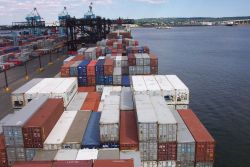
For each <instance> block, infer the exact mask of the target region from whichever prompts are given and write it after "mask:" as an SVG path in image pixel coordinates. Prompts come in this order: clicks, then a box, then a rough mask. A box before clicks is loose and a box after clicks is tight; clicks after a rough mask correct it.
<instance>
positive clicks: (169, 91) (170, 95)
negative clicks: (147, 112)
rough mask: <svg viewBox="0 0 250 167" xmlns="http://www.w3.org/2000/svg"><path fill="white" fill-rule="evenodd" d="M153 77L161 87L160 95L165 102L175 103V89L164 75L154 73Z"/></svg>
mask: <svg viewBox="0 0 250 167" xmlns="http://www.w3.org/2000/svg"><path fill="white" fill-rule="evenodd" d="M155 79H156V81H157V82H158V84H159V86H160V88H161V95H162V96H163V97H164V99H165V101H166V103H167V104H175V89H174V87H173V86H172V85H171V83H170V82H169V81H168V79H167V78H166V77H165V76H164V75H155Z"/></svg>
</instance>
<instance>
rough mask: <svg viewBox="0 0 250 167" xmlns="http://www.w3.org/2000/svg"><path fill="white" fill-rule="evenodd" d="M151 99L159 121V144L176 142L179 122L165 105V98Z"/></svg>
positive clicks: (156, 97) (153, 97)
mask: <svg viewBox="0 0 250 167" xmlns="http://www.w3.org/2000/svg"><path fill="white" fill-rule="evenodd" d="M150 99H151V103H152V105H153V107H154V111H155V114H156V118H157V120H158V121H157V122H158V142H159V143H165V142H176V140H177V121H176V119H175V117H174V116H173V113H172V112H171V110H170V109H169V108H168V106H167V104H166V103H165V101H164V98H163V97H162V96H152V97H151V98H150Z"/></svg>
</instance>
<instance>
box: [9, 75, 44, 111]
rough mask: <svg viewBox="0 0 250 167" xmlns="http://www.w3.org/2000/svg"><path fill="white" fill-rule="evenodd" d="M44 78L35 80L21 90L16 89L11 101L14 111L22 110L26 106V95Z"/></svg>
mask: <svg viewBox="0 0 250 167" xmlns="http://www.w3.org/2000/svg"><path fill="white" fill-rule="evenodd" d="M42 80H43V79H42V78H35V79H32V80H30V81H29V82H27V83H26V84H24V85H23V86H21V87H20V88H18V89H16V90H15V91H14V92H12V93H11V100H12V106H13V108H14V109H20V108H22V107H23V106H25V97H24V94H25V92H27V91H28V90H30V89H31V88H32V87H34V86H35V85H37V84H38V83H39V82H41V81H42Z"/></svg>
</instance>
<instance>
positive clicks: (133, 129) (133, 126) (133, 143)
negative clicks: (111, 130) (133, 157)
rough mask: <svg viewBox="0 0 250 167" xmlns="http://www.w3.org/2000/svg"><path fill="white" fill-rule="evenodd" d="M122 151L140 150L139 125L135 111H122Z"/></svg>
mask: <svg viewBox="0 0 250 167" xmlns="http://www.w3.org/2000/svg"><path fill="white" fill-rule="evenodd" d="M120 150H139V141H138V131H137V123H136V117H135V112H134V111H121V118H120Z"/></svg>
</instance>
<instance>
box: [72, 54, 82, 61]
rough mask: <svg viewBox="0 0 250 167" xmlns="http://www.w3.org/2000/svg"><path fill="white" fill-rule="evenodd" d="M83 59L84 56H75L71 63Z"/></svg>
mask: <svg viewBox="0 0 250 167" xmlns="http://www.w3.org/2000/svg"><path fill="white" fill-rule="evenodd" d="M84 58H85V57H84V55H77V56H75V57H74V58H73V59H72V60H71V61H82V60H84Z"/></svg>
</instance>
